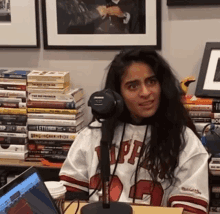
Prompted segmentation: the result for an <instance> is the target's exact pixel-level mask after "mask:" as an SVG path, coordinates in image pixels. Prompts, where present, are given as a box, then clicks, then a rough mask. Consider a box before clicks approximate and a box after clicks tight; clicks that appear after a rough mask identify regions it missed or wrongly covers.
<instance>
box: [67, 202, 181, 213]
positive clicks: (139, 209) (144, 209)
mask: <svg viewBox="0 0 220 214" xmlns="http://www.w3.org/2000/svg"><path fill="white" fill-rule="evenodd" d="M69 203H70V202H65V207H66V206H68V204H69ZM86 204H87V203H86V202H80V205H79V210H78V212H77V214H80V209H81V207H83V206H84V205H86ZM76 208H77V202H74V203H72V204H71V205H70V207H69V208H68V210H67V211H66V213H65V214H75V211H76ZM132 208H133V214H142V213H147V214H161V213H162V214H182V212H183V208H172V207H151V206H145V205H132Z"/></svg>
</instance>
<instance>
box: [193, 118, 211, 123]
mask: <svg viewBox="0 0 220 214" xmlns="http://www.w3.org/2000/svg"><path fill="white" fill-rule="evenodd" d="M192 121H193V123H201V122H202V123H211V118H209V117H207V118H206V117H201V118H200V117H195V118H192Z"/></svg>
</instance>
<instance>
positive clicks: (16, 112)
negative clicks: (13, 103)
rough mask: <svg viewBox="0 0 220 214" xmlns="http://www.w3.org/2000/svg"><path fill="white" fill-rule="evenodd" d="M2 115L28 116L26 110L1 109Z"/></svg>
mask: <svg viewBox="0 0 220 214" xmlns="http://www.w3.org/2000/svg"><path fill="white" fill-rule="evenodd" d="M0 114H22V115H26V114H27V109H26V108H0Z"/></svg>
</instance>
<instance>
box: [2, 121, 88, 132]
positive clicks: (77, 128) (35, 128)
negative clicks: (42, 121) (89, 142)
mask: <svg viewBox="0 0 220 214" xmlns="http://www.w3.org/2000/svg"><path fill="white" fill-rule="evenodd" d="M0 127H1V126H0ZM83 127H84V123H83V122H82V123H80V124H79V125H77V126H40V125H28V126H27V129H28V131H42V132H71V133H76V132H78V131H80V130H81V129H82V128H83Z"/></svg>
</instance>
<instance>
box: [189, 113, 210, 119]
mask: <svg viewBox="0 0 220 214" xmlns="http://www.w3.org/2000/svg"><path fill="white" fill-rule="evenodd" d="M188 113H189V116H190V117H192V118H193V117H210V118H211V117H212V116H213V113H212V112H211V111H188Z"/></svg>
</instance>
